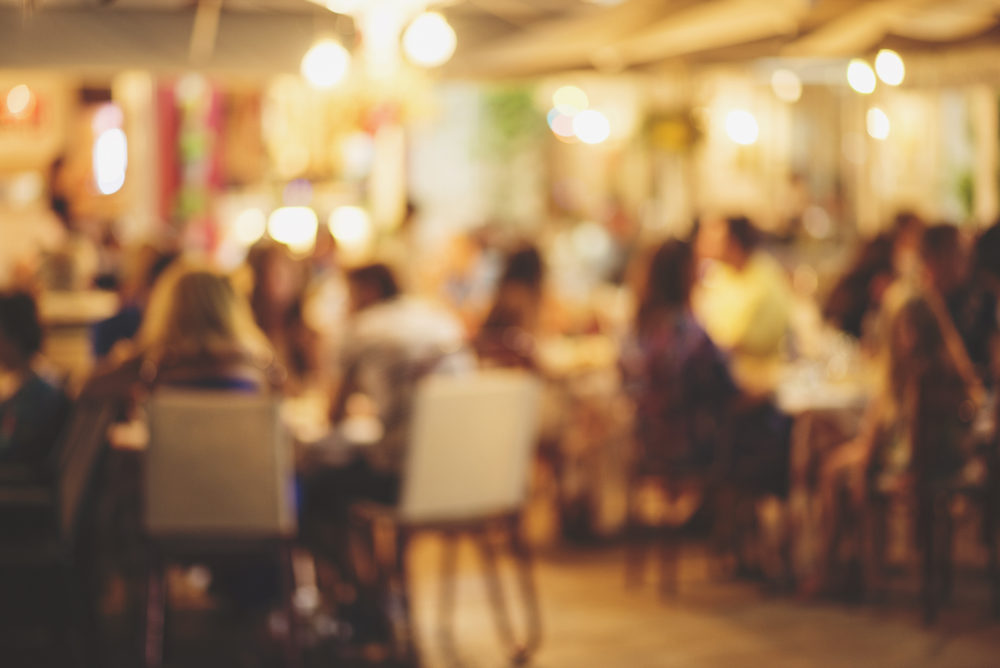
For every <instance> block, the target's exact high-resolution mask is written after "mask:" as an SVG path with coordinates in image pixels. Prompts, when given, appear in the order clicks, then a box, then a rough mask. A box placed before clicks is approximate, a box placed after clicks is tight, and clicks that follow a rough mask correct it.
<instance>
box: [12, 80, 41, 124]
mask: <svg viewBox="0 0 1000 668" xmlns="http://www.w3.org/2000/svg"><path fill="white" fill-rule="evenodd" d="M34 100H35V96H34V94H33V93H32V92H31V89H30V88H28V87H27V86H26V85H25V84H20V85H18V86H14V87H13V88H11V89H10V90H9V91H8V92H7V100H6V103H7V111H8V112H10V114H11V115H13V116H21V115H22V114H25V113H27V112H28V110H29V109H31V105H32V103H33V102H34Z"/></svg>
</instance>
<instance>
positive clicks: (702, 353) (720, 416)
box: [622, 241, 790, 496]
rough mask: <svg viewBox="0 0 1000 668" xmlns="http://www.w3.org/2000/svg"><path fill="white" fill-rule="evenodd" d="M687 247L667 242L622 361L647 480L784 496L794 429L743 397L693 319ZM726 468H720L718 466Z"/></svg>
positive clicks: (721, 357) (648, 283) (652, 269)
mask: <svg viewBox="0 0 1000 668" xmlns="http://www.w3.org/2000/svg"><path fill="white" fill-rule="evenodd" d="M694 264H695V263H694V258H693V254H692V250H691V248H690V246H689V245H688V244H686V243H684V242H680V241H668V242H666V243H665V244H664V245H663V246H661V247H660V248H659V249H658V250H657V252H656V254H655V255H654V256H653V260H652V263H651V265H650V269H649V272H648V278H647V281H646V285H645V288H644V292H643V294H642V295H641V297H640V299H641V301H640V306H639V309H638V312H637V315H636V326H635V330H634V332H633V334H632V336H631V337H630V339H629V340H628V342H627V343H626V345H625V347H624V351H623V356H622V371H623V375H624V379H625V385H626V388H627V390H628V391H629V393H630V394H631V395H632V397H633V398H634V401H635V405H636V432H637V433H636V435H637V440H638V443H639V448H640V455H641V456H640V465H641V466H644V467H647V468H649V467H654V468H655V467H660V468H661V469H662V470H660V471H656V470H651V471H644V470H640V471H637V473H639V474H640V475H641V474H643V473H656V472H660V473H664V472H665V473H668V474H673V473H674V472H679V473H680V474H695V475H700V476H702V477H704V476H707V475H709V473H711V474H712V475H713V476H715V480H714V481H713V482H714V483H723V484H726V485H731V486H736V487H738V488H739V489H741V490H745V491H750V492H752V493H753V494H755V495H757V494H773V495H776V496H783V495H784V494H785V493H786V491H787V483H788V475H789V471H788V456H789V450H788V449H789V428H790V424H789V421H788V420H787V418H785V416H783V415H781V414H780V413H779V412H778V411H777V410H776V409H775V408H774V406H773V405H772V404H770V403H769V402H767V401H763V400H761V399H760V398H758V397H754V396H752V395H750V394H747V393H746V392H744V391H743V390H742V389H740V387H739V386H738V385H737V384H736V382H735V381H734V379H733V377H732V376H731V374H730V371H729V366H728V362H727V360H726V358H725V356H724V355H723V354H722V352H721V351H720V350H719V348H717V347H716V346H715V344H714V343H713V342H712V340H711V339H710V338H709V337H708V335H707V334H706V333H705V330H703V329H702V328H701V326H700V325H699V324H698V322H697V321H696V320H695V318H694V315H693V314H692V312H691V306H690V293H691V286H692V285H693V282H694V271H695V269H694ZM720 462H725V463H724V468H721V467H720V466H719V463H720Z"/></svg>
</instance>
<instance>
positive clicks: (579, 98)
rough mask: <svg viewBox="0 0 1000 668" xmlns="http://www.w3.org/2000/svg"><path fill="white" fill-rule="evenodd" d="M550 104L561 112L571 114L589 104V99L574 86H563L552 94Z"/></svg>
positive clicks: (578, 111) (576, 112)
mask: <svg viewBox="0 0 1000 668" xmlns="http://www.w3.org/2000/svg"><path fill="white" fill-rule="evenodd" d="M552 106H554V107H555V108H556V109H557V110H559V111H560V112H561V113H563V114H568V115H570V116H572V115H574V114H578V113H580V112H581V111H583V110H584V109H586V108H587V107H588V106H590V100H589V99H587V94H586V93H584V92H583V91H582V90H580V89H579V88H577V87H576V86H563V87H561V88H559V89H558V90H557V91H556V92H555V93H553V94H552Z"/></svg>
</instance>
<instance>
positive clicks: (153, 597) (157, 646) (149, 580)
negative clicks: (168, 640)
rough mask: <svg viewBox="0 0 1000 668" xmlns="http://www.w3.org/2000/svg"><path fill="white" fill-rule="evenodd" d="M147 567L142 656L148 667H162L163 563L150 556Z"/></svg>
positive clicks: (164, 606)
mask: <svg viewBox="0 0 1000 668" xmlns="http://www.w3.org/2000/svg"><path fill="white" fill-rule="evenodd" d="M147 569H148V570H147V574H146V601H145V604H146V605H145V620H144V624H143V646H142V656H143V662H144V664H145V667H146V668H160V667H161V666H162V665H163V644H164V617H165V613H166V591H165V582H164V575H163V564H162V562H161V561H160V560H159V559H158V558H156V557H150V562H149V564H148V566H147Z"/></svg>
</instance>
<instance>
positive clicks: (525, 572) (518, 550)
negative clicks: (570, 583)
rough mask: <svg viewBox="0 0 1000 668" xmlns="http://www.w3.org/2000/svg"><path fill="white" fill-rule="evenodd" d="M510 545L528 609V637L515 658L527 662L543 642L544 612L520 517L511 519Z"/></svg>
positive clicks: (517, 660)
mask: <svg viewBox="0 0 1000 668" xmlns="http://www.w3.org/2000/svg"><path fill="white" fill-rule="evenodd" d="M509 532H510V545H511V550H512V551H513V553H514V559H515V561H516V562H517V572H518V580H519V581H520V583H521V595H522V596H523V597H524V603H525V607H526V610H527V623H528V626H527V630H528V633H527V637H526V639H525V643H524V647H523V648H521V650H520V652H519V653H518V655H515V657H514V660H515V661H516V662H518V663H527V661H528V660H529V659H530V658H531V655H532V654H534V652H535V651H536V650H537V649H538V647H539V646H540V645H541V644H542V612H541V607H540V605H539V601H538V587H537V584H536V583H535V577H534V570H533V563H532V555H531V549H530V548H529V547H528V544H527V543H526V542H525V540H524V537H523V536H522V535H521V530H520V518H517V517H515V518H513V519H512V520H510V528H509Z"/></svg>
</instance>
